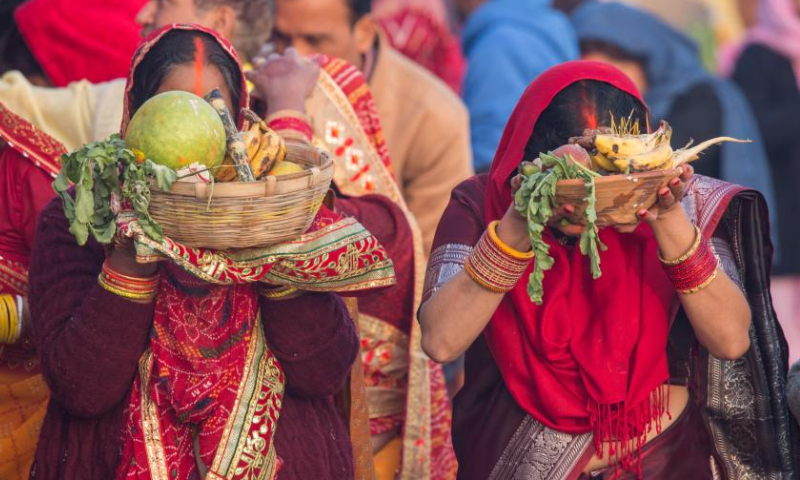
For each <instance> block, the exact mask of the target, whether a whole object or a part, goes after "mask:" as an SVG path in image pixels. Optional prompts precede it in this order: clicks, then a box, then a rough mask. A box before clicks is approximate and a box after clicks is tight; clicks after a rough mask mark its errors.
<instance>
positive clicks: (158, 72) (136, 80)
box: [130, 30, 243, 121]
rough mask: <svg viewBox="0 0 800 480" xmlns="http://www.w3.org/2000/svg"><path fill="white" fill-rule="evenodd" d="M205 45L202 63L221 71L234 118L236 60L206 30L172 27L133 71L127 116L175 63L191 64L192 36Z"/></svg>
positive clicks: (238, 90)
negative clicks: (129, 110)
mask: <svg viewBox="0 0 800 480" xmlns="http://www.w3.org/2000/svg"><path fill="white" fill-rule="evenodd" d="M198 37H199V38H200V40H201V41H202V42H203V45H204V47H205V49H204V50H205V63H206V64H207V65H214V66H215V67H217V68H218V69H219V71H220V73H222V76H223V78H224V79H225V85H226V86H227V87H228V90H229V91H230V92H231V101H232V102H233V107H234V111H233V112H231V115H233V119H234V121H238V116H239V102H240V99H241V96H242V93H243V92H242V72H241V70H240V68H239V66H238V65H237V64H236V61H235V60H234V59H233V58H232V57H231V56H230V55H229V54H228V53H227V52H226V51H225V50H224V49H223V48H222V46H221V45H220V44H219V43H218V42H217V40H216V39H214V38H213V37H212V36H211V35H208V34H207V33H203V32H198V31H192V30H173V31H171V32H168V33H167V34H165V35H164V37H163V38H162V39H161V40H159V41H158V43H156V44H155V45H154V46H153V48H152V49H150V51H149V52H147V54H146V55H145V57H144V59H143V60H142V62H141V63H139V65H138V66H137V67H136V71H135V72H134V74H133V88H132V89H131V112H130V114H131V116H133V114H134V113H135V112H136V110H138V109H139V107H141V106H142V104H143V103H144V102H146V101H147V100H148V99H150V98H151V97H152V96H153V95H155V94H156V92H157V91H158V89H159V87H160V86H161V83H162V82H163V81H164V78H165V77H166V76H167V75H168V74H169V72H170V70H171V69H172V68H173V67H175V66H177V65H185V64H187V63H189V64H191V63H193V62H194V56H195V40H194V39H195V38H198Z"/></svg>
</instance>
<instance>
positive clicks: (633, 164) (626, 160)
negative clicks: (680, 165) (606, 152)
mask: <svg viewBox="0 0 800 480" xmlns="http://www.w3.org/2000/svg"><path fill="white" fill-rule="evenodd" d="M672 153H673V150H672V146H670V144H669V143H668V142H662V143H661V144H659V145H658V146H657V147H656V148H654V149H653V150H650V151H649V152H645V153H641V154H638V155H626V156H620V157H614V158H612V161H613V162H614V165H615V166H616V167H617V168H619V169H620V171H621V172H623V173H639V172H649V171H652V170H662V169H666V168H672Z"/></svg>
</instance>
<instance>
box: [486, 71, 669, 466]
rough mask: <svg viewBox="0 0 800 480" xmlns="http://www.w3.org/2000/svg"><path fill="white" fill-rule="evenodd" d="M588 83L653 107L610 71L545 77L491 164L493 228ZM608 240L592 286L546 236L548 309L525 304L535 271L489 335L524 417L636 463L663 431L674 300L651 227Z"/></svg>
mask: <svg viewBox="0 0 800 480" xmlns="http://www.w3.org/2000/svg"><path fill="white" fill-rule="evenodd" d="M581 80H597V81H601V82H605V83H608V84H610V85H612V86H614V87H616V88H618V89H620V90H622V91H624V92H626V93H628V94H630V95H633V96H634V97H636V98H637V99H639V100H640V101H642V103H644V102H643V100H642V97H641V94H640V93H639V92H638V90H637V89H636V87H635V86H634V85H633V83H632V82H631V81H630V79H629V78H628V77H627V76H625V74H623V73H622V72H620V71H619V70H617V69H616V68H614V67H612V66H609V65H607V64H603V63H598V62H586V61H578V62H569V63H565V64H562V65H559V66H557V67H554V68H552V69H550V70H548V71H546V72H545V73H543V74H542V75H541V76H539V77H538V78H537V79H536V80H535V81H534V82H533V83H531V85H530V86H529V87H528V89H527V90H526V91H525V93H523V95H522V98H520V100H519V103H518V104H517V107H516V109H515V110H514V113H513V114H512V115H511V118H510V120H509V121H508V125H507V126H506V130H505V132H504V134H503V138H502V140H501V141H500V146H499V148H498V149H497V153H496V155H495V158H494V162H493V163H492V167H491V170H490V173H489V185H488V186H487V191H486V203H485V217H486V220H487V222H490V221H493V220H497V219H500V218H501V217H502V216H503V214H504V213H505V211H506V210H507V209H508V208H509V206H510V205H511V201H512V200H511V187H510V185H509V182H508V178H509V176H510V175H511V173H512V172H513V171H514V170H515V169H516V168H517V166H518V165H519V163H520V161H521V160H522V158H523V155H524V150H525V145H526V144H527V142H528V139H529V137H530V136H531V133H532V132H533V128H534V125H535V124H536V121H537V119H538V118H539V116H540V115H541V114H542V112H543V111H544V110H545V109H546V108H547V106H548V105H549V104H550V103H551V102H552V100H553V99H554V98H555V96H556V95H557V94H558V93H559V92H561V91H562V90H564V89H565V88H566V87H568V86H569V85H571V84H573V83H575V82H578V81H581ZM600 237H601V239H602V241H603V242H604V243H605V244H606V245H607V246H608V250H607V251H606V252H602V253H601V260H602V268H603V275H602V277H600V278H599V279H597V280H593V279H592V276H591V273H590V265H589V261H588V258H586V257H584V256H583V255H581V253H580V249H579V248H577V247H571V246H564V245H561V244H560V243H559V242H558V241H557V240H556V239H555V237H553V235H552V233H551V232H550V231H549V230H546V233H545V241H546V242H547V243H548V244H549V245H550V254H551V255H552V256H553V258H554V259H555V265H554V267H553V269H552V270H550V271H548V272H547V274H546V276H545V280H544V301H543V303H542V305H541V306H538V305H535V304H534V303H532V302H531V301H530V299H529V298H528V294H527V292H526V284H527V274H530V271H531V269H532V267H531V268H530V269H529V270H528V272H527V274H526V275H525V277H523V280H522V281H520V282H519V283H518V284H517V286H516V287H515V289H514V290H512V291H511V292H509V293H508V294H507V295H506V296H505V298H504V299H503V301H502V303H501V304H500V306H499V307H498V309H497V311H496V312H495V314H494V316H493V317H492V320H491V322H490V323H489V325H488V327H487V328H486V331H485V335H486V340H487V342H488V345H489V348H490V349H491V352H492V355H493V357H494V359H495V362H496V363H497V366H498V368H499V369H500V372H501V373H502V376H503V379H504V381H505V383H506V385H507V387H508V389H509V391H510V392H511V394H512V396H513V397H514V399H515V400H516V402H517V403H518V404H519V405H520V407H522V409H523V410H525V411H526V412H527V413H528V414H530V415H531V416H532V417H533V418H535V419H536V420H538V421H540V422H542V423H544V424H545V425H547V426H548V427H551V428H553V429H555V430H558V431H562V432H567V433H571V434H578V433H586V432H589V431H593V432H594V434H595V444H596V446H597V447H599V443H600V442H602V441H609V440H612V439H615V440H616V441H617V442H619V443H620V444H621V446H620V449H619V451H612V452H611V454H612V455H616V456H618V457H621V458H622V459H623V460H629V459H630V458H631V456H630V454H631V453H633V452H632V451H631V450H629V449H628V448H629V444H630V442H627V441H626V440H633V439H636V438H637V437H638V438H640V437H641V436H642V434H643V433H644V432H645V431H646V429H647V428H648V427H649V425H650V424H651V422H655V423H656V425H657V426H658V420H659V419H660V416H661V414H662V412H663V409H664V408H665V404H666V399H665V398H664V397H663V396H662V395H661V391H662V390H661V388H659V387H660V386H661V385H662V384H663V383H664V382H665V381H666V380H667V378H668V376H669V372H668V368H667V358H666V345H667V336H668V331H669V323H670V322H669V311H670V305H671V301H672V299H673V298H674V296H675V291H674V289H673V288H672V286H671V284H670V282H669V280H668V279H667V277H666V274H665V273H664V271H663V268H662V267H661V265H660V262H659V261H658V257H657V245H656V242H655V239H654V237H653V234H652V232H651V230H650V228H649V227H648V226H646V225H642V226H640V227H639V228H638V229H637V230H636V231H635V232H634V233H631V234H620V233H618V232H617V231H616V230H614V229H611V228H609V229H604V230H603V231H601V233H600ZM534 261H535V260H534ZM651 397H652V400H653V401H652V403H651ZM638 445H639V446H641V442H638ZM623 463H624V462H623Z"/></svg>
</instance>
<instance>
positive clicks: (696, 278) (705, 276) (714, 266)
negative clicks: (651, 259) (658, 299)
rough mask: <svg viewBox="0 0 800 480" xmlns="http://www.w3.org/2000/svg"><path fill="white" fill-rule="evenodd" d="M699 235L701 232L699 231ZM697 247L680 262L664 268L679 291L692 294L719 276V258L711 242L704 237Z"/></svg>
mask: <svg viewBox="0 0 800 480" xmlns="http://www.w3.org/2000/svg"><path fill="white" fill-rule="evenodd" d="M698 235H700V232H699V231H698ZM696 245H697V246H696V248H694V251H693V252H692V253H691V255H689V256H688V257H687V258H686V259H684V260H682V261H681V262H680V263H675V264H668V263H666V262H664V268H665V270H666V272H667V276H669V279H670V281H672V284H673V285H674V286H675V289H676V290H677V291H678V293H681V294H684V295H690V294H692V293H697V292H699V291H700V290H702V289H704V288H706V287H707V286H708V285H709V284H711V282H712V281H713V280H714V279H715V278H716V277H717V271H718V269H719V259H718V258H717V256H716V254H715V252H714V248H713V247H712V245H711V242H709V241H708V239H707V238H705V237H702V236H701V238H700V241H699V242H698V243H696Z"/></svg>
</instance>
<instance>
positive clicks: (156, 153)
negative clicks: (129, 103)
mask: <svg viewBox="0 0 800 480" xmlns="http://www.w3.org/2000/svg"><path fill="white" fill-rule="evenodd" d="M125 144H126V145H127V146H128V148H131V149H133V148H135V149H138V150H141V151H142V152H144V154H145V156H146V157H147V158H149V159H150V160H152V161H154V162H155V163H158V164H161V165H164V166H167V167H170V168H172V169H173V170H180V169H181V168H184V167H187V166H189V165H191V164H192V163H199V164H201V165H205V166H206V167H208V168H213V167H216V166H217V165H220V164H222V161H223V160H224V158H225V145H226V142H225V127H223V125H222V120H220V118H219V115H218V114H217V112H216V111H215V110H214V108H213V107H212V106H211V105H209V103H208V102H206V101H205V100H203V99H202V98H200V97H198V96H197V95H193V94H191V93H188V92H182V91H172V92H164V93H160V94H158V95H156V96H154V97H152V98H151V99H149V100H148V101H146V102H145V103H144V105H142V106H141V107H140V108H139V110H138V111H137V112H136V114H135V115H134V116H133V118H132V119H131V122H130V124H129V125H128V130H127V132H126V134H125Z"/></svg>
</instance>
